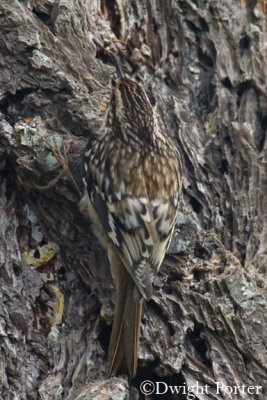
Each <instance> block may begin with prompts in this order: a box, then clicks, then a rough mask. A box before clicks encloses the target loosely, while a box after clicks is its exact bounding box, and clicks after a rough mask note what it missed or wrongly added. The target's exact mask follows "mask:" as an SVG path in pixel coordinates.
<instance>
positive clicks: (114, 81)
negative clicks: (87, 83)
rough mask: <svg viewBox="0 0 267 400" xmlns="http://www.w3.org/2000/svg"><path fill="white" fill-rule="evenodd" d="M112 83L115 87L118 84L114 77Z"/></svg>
mask: <svg viewBox="0 0 267 400" xmlns="http://www.w3.org/2000/svg"><path fill="white" fill-rule="evenodd" d="M111 84H112V86H113V87H115V86H116V80H115V79H113V78H112V79H111Z"/></svg>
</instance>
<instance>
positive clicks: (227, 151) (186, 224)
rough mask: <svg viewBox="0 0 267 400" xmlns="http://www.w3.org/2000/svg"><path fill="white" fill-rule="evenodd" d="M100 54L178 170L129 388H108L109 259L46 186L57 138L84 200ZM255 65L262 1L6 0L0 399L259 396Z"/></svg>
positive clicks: (66, 198) (262, 363)
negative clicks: (172, 153) (178, 196)
mask: <svg viewBox="0 0 267 400" xmlns="http://www.w3.org/2000/svg"><path fill="white" fill-rule="evenodd" d="M107 46H109V48H112V49H113V52H114V53H115V54H117V57H118V59H119V61H120V63H121V65H122V68H123V70H124V72H126V73H127V75H128V76H129V77H130V78H132V79H135V80H137V81H138V82H140V83H141V84H142V85H143V86H144V88H145V89H146V91H147V93H148V96H149V98H150V100H151V102H152V104H153V105H154V106H155V107H156V108H157V111H158V113H159V114H160V115H161V117H162V119H163V121H164V124H165V126H166V130H167V132H168V134H169V135H170V136H171V137H172V138H173V139H174V141H175V143H176V144H177V146H178V148H179V150H180V153H181V155H182V158H183V199H182V201H181V207H180V211H179V213H178V217H177V224H176V231H175V234H174V237H173V241H172V243H171V246H170V249H169V252H168V255H167V256H166V258H165V261H164V264H163V266H162V268H161V270H160V273H159V275H158V277H157V279H156V281H155V285H154V295H153V299H152V300H151V301H150V302H148V303H147V304H146V306H145V310H144V316H143V319H142V327H141V344H140V351H139V364H138V372H137V377H136V379H135V380H134V381H132V382H128V380H127V377H126V376H125V375H120V376H118V377H113V378H107V376H106V366H107V348H108V341H109V335H110V331H111V323H112V315H113V302H112V298H113V295H114V288H113V283H112V279H111V276H110V272H109V267H108V261H107V257H106V255H105V254H104V253H103V250H102V249H101V248H100V246H99V244H98V243H97V241H96V239H95V238H94V233H93V232H92V230H91V225H90V220H89V218H88V217H86V216H84V215H82V214H81V213H80V211H79V208H78V203H79V195H78V194H77V193H76V191H75V188H74V187H73V185H72V183H71V182H68V181H66V180H64V179H63V180H60V181H59V182H58V183H57V185H56V186H55V187H50V186H49V185H47V184H48V182H49V181H50V180H51V179H54V178H55V177H56V176H57V174H58V173H59V172H60V170H61V167H60V165H59V164H58V162H57V160H56V158H55V157H54V156H53V154H52V153H51V151H50V147H49V143H50V144H54V142H56V143H57V144H58V146H59V147H60V148H61V149H62V151H63V148H65V149H66V152H67V154H68V160H69V164H70V168H71V171H72V173H73V175H74V177H75V179H76V181H77V182H78V185H79V186H80V188H82V183H81V174H80V168H81V161H82V155H83V151H84V148H85V145H86V142H87V140H88V138H89V137H90V135H93V134H95V133H97V131H98V129H99V127H100V125H101V122H102V120H103V117H104V113H105V108H106V105H107V103H108V101H109V97H110V93H111V79H112V76H113V75H114V68H113V67H112V66H111V65H110V64H108V63H107V58H106V57H105V52H104V48H105V47H107ZM266 62H267V50H266V3H265V2H264V1H263V0H257V1H256V0H255V1H251V0H243V1H239V0H233V1H219V0H211V1H204V0H195V1H194V0H181V1H175V0H166V1H160V0H132V1H126V0H99V1H96V0H94V1H93V0H87V1H79V0H43V1H41V0H25V1H18V0H1V3H0V265H1V269H0V284H1V292H0V296H1V297H0V344H1V347H0V348H1V352H0V376H1V379H0V396H2V397H1V398H2V399H4V400H11V399H12V400H13V399H43V400H48V399H64V400H71V399H111V398H112V399H129V398H130V399H145V398H147V397H146V396H145V394H144V393H142V390H141V389H140V384H141V382H142V381H144V380H149V381H151V382H153V383H154V384H155V392H154V394H151V395H150V396H149V398H150V399H154V398H155V399H156V398H166V399H186V398H187V399H191V398H192V399H193V397H190V390H191V395H194V396H195V399H198V400H206V399H233V398H236V399H248V398H251V399H267V392H266V390H267V389H266V387H267V386H266V381H267V379H266V376H267V375H266V372H267V371H266V364H267V363H266V361H267V351H266V336H267V334H266V332H267V329H266V328H267V312H266V304H267V302H266V286H267V285H266V266H267V211H266V210H267V207H266V204H267V179H266V178H267V168H266V165H267V156H266V154H267V141H266V130H267V112H266V110H267V87H266V86H267V76H266ZM41 186H44V187H43V188H42V187H41ZM156 382H161V383H158V384H157V383H156ZM216 382H220V384H221V385H225V386H224V387H223V388H222V389H221V390H218V387H217V385H218V384H216ZM166 385H171V386H172V387H173V386H177V387H178V388H179V390H180V392H179V393H177V392H176V394H175V393H172V391H171V389H170V388H167V391H166V392H165V393H164V394H161V395H160V392H161V393H162V392H163V391H165V390H166V387H167V386H166ZM196 385H199V388H197V386H196ZM205 385H206V386H205ZM242 385H245V387H243V389H242ZM192 386H194V388H192ZM237 386H239V387H240V388H239V389H235V387H237ZM248 386H252V387H254V391H252V389H250V391H249V392H248V391H247V387H248ZM226 387H229V388H228V389H227V388H226ZM256 387H259V388H258V389H256ZM149 388H151V386H146V387H143V391H145V389H147V390H148V389H149ZM201 388H202V389H201ZM205 388H206V389H205ZM204 389H205V390H204ZM157 390H158V395H157V393H156V391H157ZM231 390H232V391H231ZM233 390H237V392H236V395H235V396H236V397H233V395H234V393H235V392H234V391H233ZM242 390H243V391H242ZM257 390H258V394H257ZM146 394H147V395H149V393H146Z"/></svg>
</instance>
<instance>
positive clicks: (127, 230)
mask: <svg viewBox="0 0 267 400" xmlns="http://www.w3.org/2000/svg"><path fill="white" fill-rule="evenodd" d="M99 143H100V142H98V141H97V140H95V142H91V143H90V144H89V146H88V151H87V152H86V160H85V163H86V164H87V165H88V168H87V178H86V183H87V190H88V192H89V196H90V200H91V203H92V205H93V207H94V209H95V211H96V213H97V215H98V217H99V220H100V222H101V224H102V226H103V228H104V230H105V232H106V233H107V235H108V236H109V238H110V239H111V241H112V242H113V243H114V245H115V246H116V247H117V249H118V251H119V254H120V256H121V259H122V261H123V263H124V264H125V266H126V268H127V270H128V271H129V273H130V275H131V276H132V278H133V280H134V281H135V283H136V285H137V288H138V289H139V291H140V292H141V294H142V295H143V296H144V297H145V298H150V297H151V295H152V281H153V279H154V277H155V275H156V274H157V272H158V269H159V267H160V265H161V263H162V261H163V258H164V255H165V252H166V249H167V246H168V243H169V241H170V237H171V233H172V230H173V226H174V222H175V217H176V213H177V206H175V204H177V202H178V197H179V192H178V191H176V192H172V193H170V194H168V195H167V196H165V197H164V196H163V197H160V196H159V197H154V198H149V194H148V193H147V190H146V189H144V190H143V191H142V193H141V194H140V193H139V192H140V190H139V189H138V188H137V189H134V185H133V184H132V182H131V181H130V180H129V182H128V183H127V177H126V175H125V174H123V172H122V171H117V172H116V165H115V166H114V164H112V151H111V154H110V156H109V158H108V161H106V163H105V165H104V168H103V164H101V168H100V166H99V160H100V159H101V160H102V158H103V156H101V145H100V144H99ZM102 161H103V160H102ZM141 172H142V171H141ZM85 173H86V172H85ZM142 173H143V175H144V176H145V175H146V171H143V172H142ZM139 175H140V171H139ZM116 177H119V179H116ZM170 179H171V178H169V180H170ZM121 188H123V190H121ZM159 189H160V188H159ZM158 192H160V190H158Z"/></svg>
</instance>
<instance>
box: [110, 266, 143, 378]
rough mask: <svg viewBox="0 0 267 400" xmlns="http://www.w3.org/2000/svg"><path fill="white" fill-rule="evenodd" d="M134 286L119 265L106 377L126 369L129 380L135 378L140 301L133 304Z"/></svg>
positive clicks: (122, 267)
mask: <svg viewBox="0 0 267 400" xmlns="http://www.w3.org/2000/svg"><path fill="white" fill-rule="evenodd" d="M134 287H135V284H134V282H133V280H132V278H131V277H130V275H129V273H128V271H127V270H126V268H125V267H124V265H123V264H122V262H121V265H120V271H119V272H117V274H116V289H117V292H116V305H115V316H114V321H113V327H112V332H111V338H110V343H109V351H108V360H109V369H108V374H109V375H115V374H116V373H117V372H118V371H119V370H120V369H121V368H126V369H127V371H128V374H129V377H130V378H134V377H135V375H136V369H137V355H138V348H139V336H140V324H141V317H142V308H143V300H141V301H140V302H138V303H137V302H135V301H134Z"/></svg>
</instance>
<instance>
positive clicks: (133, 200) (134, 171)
mask: <svg viewBox="0 0 267 400" xmlns="http://www.w3.org/2000/svg"><path fill="white" fill-rule="evenodd" d="M110 59H111V61H112V63H113V65H114V66H115V67H116V72H117V76H116V79H115V80H113V83H112V84H113V87H112V91H111V98H110V102H109V104H108V106H107V109H106V113H105V117H104V120H103V124H102V126H101V128H100V129H99V132H98V133H97V134H94V135H91V137H90V139H89V142H88V144H87V146H86V149H85V153H84V158H83V165H82V180H83V184H84V194H83V197H82V199H81V204H83V207H84V205H85V204H86V207H87V210H88V212H89V216H90V218H91V221H92V226H93V231H94V233H95V234H96V236H97V238H98V239H99V241H100V243H101V245H102V246H103V247H104V248H105V249H106V251H107V254H108V259H109V263H110V269H111V275H112V278H113V280H114V284H115V289H116V302H115V311H114V319H113V326H112V331H111V337H110V342H109V349H108V375H109V376H114V375H116V374H118V373H119V372H120V371H122V370H125V371H126V372H127V373H128V376H129V378H130V379H132V378H134V377H135V376H136V372H137V360H138V348H139V336H140V324H141V318H142V308H143V302H144V300H145V301H148V300H150V299H151V297H152V295H153V281H154V278H155V276H156V275H157V273H158V271H159V268H160V266H161V264H162V261H163V259H164V256H165V253H166V250H167V248H168V246H169V244H170V240H171V237H172V233H173V230H174V225H175V219H176V215H177V211H178V208H179V200H180V195H181V186H182V181H181V176H182V162H181V157H180V154H179V151H178V149H177V147H176V146H175V144H174V142H173V141H172V140H171V138H170V137H169V136H168V134H167V132H166V128H165V126H164V124H163V121H162V120H161V118H160V117H159V116H158V114H157V113H156V111H155V109H154V108H153V107H152V105H151V103H150V101H149V98H148V96H147V94H146V92H145V90H144V88H143V87H142V86H141V85H140V84H138V83H137V82H135V81H134V80H132V79H130V78H128V77H126V76H125V74H124V72H123V71H122V69H121V67H120V65H119V63H118V61H117V59H116V58H115V56H114V55H113V54H112V55H110Z"/></svg>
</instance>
